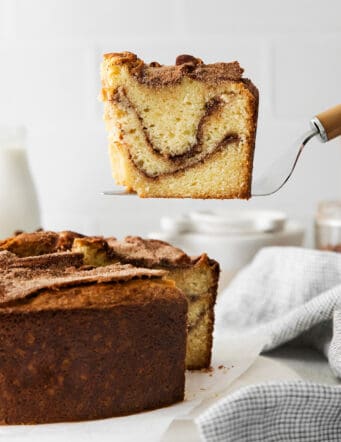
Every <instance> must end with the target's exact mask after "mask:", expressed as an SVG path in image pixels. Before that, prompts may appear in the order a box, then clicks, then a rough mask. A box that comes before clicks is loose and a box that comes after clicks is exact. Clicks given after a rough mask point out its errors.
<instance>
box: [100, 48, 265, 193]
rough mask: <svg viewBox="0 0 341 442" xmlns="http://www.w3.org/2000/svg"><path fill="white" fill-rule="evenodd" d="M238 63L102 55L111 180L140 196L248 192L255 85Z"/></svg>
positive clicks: (249, 190)
mask: <svg viewBox="0 0 341 442" xmlns="http://www.w3.org/2000/svg"><path fill="white" fill-rule="evenodd" d="M242 73H243V69H242V68H241V67H240V66H239V64H238V63H237V62H232V63H214V64H204V63H203V62H202V60H200V59H198V58H195V57H192V56H190V55H181V56H179V57H177V59H176V64H175V66H161V65H160V64H159V63H156V62H153V63H150V64H146V63H144V62H143V61H142V60H140V59H139V58H138V57H137V56H136V55H134V54H132V53H130V52H122V53H112V54H106V55H104V60H103V63H102V68H101V78H102V86H103V88H102V93H101V98H102V100H103V101H104V109H105V111H104V119H105V122H106V128H107V131H108V136H109V152H110V157H111V163H112V169H113V175H114V178H115V180H116V183H117V184H121V185H125V186H126V187H127V188H128V189H129V190H130V191H134V192H137V193H138V195H139V196H141V197H169V198H172V197H173V198H174V197H176V198H249V197H250V195H251V175H252V164H253V152H254V144H255V136H256V124H257V110H258V91H257V89H256V87H255V86H254V85H253V84H252V83H251V81H250V80H247V79H244V78H242Z"/></svg>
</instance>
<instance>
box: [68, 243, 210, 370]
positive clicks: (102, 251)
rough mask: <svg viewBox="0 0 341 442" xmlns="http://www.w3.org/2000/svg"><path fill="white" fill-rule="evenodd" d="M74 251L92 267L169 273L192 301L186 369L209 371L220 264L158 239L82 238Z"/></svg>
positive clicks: (189, 316)
mask: <svg viewBox="0 0 341 442" xmlns="http://www.w3.org/2000/svg"><path fill="white" fill-rule="evenodd" d="M73 251H74V252H78V253H82V254H83V256H84V261H85V262H86V263H87V264H91V265H100V266H103V265H108V264H111V263H113V262H118V261H119V262H124V263H131V264H133V265H135V266H136V265H143V266H144V267H147V268H154V269H163V270H167V272H168V277H169V278H170V279H172V280H174V281H175V284H176V286H177V287H178V288H179V289H181V290H182V291H183V293H184V294H185V296H186V299H187V302H188V338H187V353H186V368H188V369H201V368H207V367H209V365H210V362H211V351H212V336H213V327H214V305H215V301H216V296H217V288H218V279H219V264H218V263H217V262H216V261H214V260H212V259H209V258H208V257H207V255H206V254H203V255H201V256H200V257H197V258H191V257H189V256H188V255H186V254H185V253H184V252H183V251H182V250H180V249H178V248H176V247H173V246H171V245H170V244H168V243H165V242H163V241H157V240H145V239H142V238H139V237H132V236H130V237H127V238H125V239H124V240H122V241H119V240H117V239H115V238H108V239H104V238H100V237H98V238H78V239H75V241H74V246H73Z"/></svg>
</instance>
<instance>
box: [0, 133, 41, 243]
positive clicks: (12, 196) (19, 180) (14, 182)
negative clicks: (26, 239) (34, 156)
mask: <svg viewBox="0 0 341 442" xmlns="http://www.w3.org/2000/svg"><path fill="white" fill-rule="evenodd" d="M25 135H26V134H25V128H23V127H19V126H16V127H13V126H12V127H7V126H0V238H5V237H7V236H11V235H13V233H14V231H16V230H24V231H28V232H31V231H34V230H36V229H38V228H39V227H40V215H39V204H38V198H37V194H36V190H35V187H34V182H33V179H32V176H31V173H30V169H29V164H28V160H27V153H26V149H25V138H26V136H25Z"/></svg>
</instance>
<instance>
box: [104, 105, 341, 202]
mask: <svg viewBox="0 0 341 442" xmlns="http://www.w3.org/2000/svg"><path fill="white" fill-rule="evenodd" d="M340 135H341V104H339V105H337V106H335V107H332V108H330V109H328V110H326V111H324V112H321V113H320V114H318V115H316V116H315V117H314V118H312V120H311V121H310V130H309V131H308V132H306V133H305V134H304V135H302V136H301V137H300V138H299V139H298V140H297V141H296V142H295V143H294V144H292V146H291V147H290V148H289V149H287V150H286V151H284V152H283V154H282V155H280V156H279V157H277V158H276V159H275V160H274V162H273V163H272V164H271V165H270V166H268V167H267V168H266V169H265V171H264V172H263V173H262V174H261V175H260V176H259V178H254V179H253V182H252V190H251V195H252V196H269V195H273V194H274V193H276V192H278V191H279V190H280V189H281V188H282V187H283V186H284V185H285V184H286V183H287V182H288V181H289V179H290V177H291V176H292V174H293V172H294V170H295V168H296V165H297V163H298V160H299V158H300V156H301V154H302V152H303V150H304V148H305V146H306V145H307V144H308V142H309V141H310V140H311V139H313V138H315V137H316V138H317V139H318V140H319V141H321V142H322V143H326V142H327V141H330V140H332V139H334V138H336V137H338V136H340ZM102 194H103V195H112V196H137V194H136V193H131V192H128V191H127V190H125V189H124V188H122V189H117V190H109V191H104V192H102Z"/></svg>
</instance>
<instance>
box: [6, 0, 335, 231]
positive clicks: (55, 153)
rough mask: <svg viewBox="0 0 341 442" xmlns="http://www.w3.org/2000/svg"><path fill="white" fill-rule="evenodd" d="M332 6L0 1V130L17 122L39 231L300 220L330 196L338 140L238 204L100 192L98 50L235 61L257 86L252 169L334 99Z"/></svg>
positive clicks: (103, 181) (103, 176)
mask: <svg viewBox="0 0 341 442" xmlns="http://www.w3.org/2000/svg"><path fill="white" fill-rule="evenodd" d="M340 16H341V2H340V1H339V0H327V1H324V2H317V1H314V0H310V1H309V0H301V1H297V0H286V1H285V2H279V1H273V0H258V1H254V0H243V2H237V1H235V0H211V1H210V2H207V1H206V0H173V1H171V0H168V1H161V0H143V1H141V0H96V1H95V0H0V123H5V122H18V123H24V124H26V125H27V127H28V129H29V133H30V138H29V149H30V150H29V153H30V161H31V166H32V170H33V172H34V175H35V178H36V182H37V185H38V188H39V195H40V200H41V206H42V211H43V219H44V224H45V227H48V228H74V229H80V230H84V231H85V232H86V233H103V234H111V235H117V236H122V235H124V234H129V233H139V234H145V233H147V232H148V231H151V230H156V229H157V226H158V219H159V217H160V216H161V215H164V214H175V213H177V212H184V211H187V210H190V209H203V208H214V207H215V208H217V207H219V208H223V207H226V208H233V207H267V208H280V209H282V210H285V211H287V212H288V213H289V214H290V215H291V216H295V217H297V218H299V219H303V220H305V221H306V222H307V223H309V222H310V221H311V218H312V216H313V214H314V210H315V207H316V204H317V201H318V200H321V199H326V198H341V174H340V166H341V142H340V141H335V142H333V143H330V144H329V145H320V144H318V143H314V144H313V145H312V146H311V147H310V148H309V149H307V152H306V153H305V155H304V157H303V159H302V163H301V164H300V165H299V168H298V170H297V173H296V175H295V177H294V179H293V180H292V182H290V183H289V184H288V185H287V187H286V188H285V189H283V190H282V192H281V193H279V194H277V195H275V196H273V197H271V198H264V199H260V198H259V199H254V200H251V201H249V202H243V201H220V202H217V201H188V200H184V201H157V200H150V201H149V200H138V199H134V198H132V199H129V198H126V199H124V198H122V199H115V198H109V197H102V196H100V194H99V192H100V190H102V189H107V188H110V187H112V186H113V184H112V179H111V174H110V167H109V161H108V158H107V147H106V139H105V131H104V127H103V124H102V121H101V113H102V106H101V103H99V102H98V101H97V95H98V92H99V88H100V84H99V74H98V72H99V63H100V59H101V54H102V53H103V52H110V51H121V50H131V51H133V52H137V53H138V54H139V55H140V56H141V57H143V58H146V59H147V60H150V61H151V60H159V61H161V62H162V63H173V62H174V59H175V56H176V55H177V54H179V53H193V54H194V55H197V56H200V57H201V58H203V59H204V60H205V61H208V62H212V61H216V60H234V59H238V60H239V61H240V63H241V64H242V65H243V66H244V68H245V71H246V72H245V73H246V76H249V77H250V78H252V79H253V81H254V82H255V83H256V84H257V85H258V87H259V89H260V97H261V103H260V113H259V130H258V139H257V150H256V167H261V165H262V164H263V163H264V162H265V161H267V160H269V158H273V157H276V156H277V155H278V154H279V152H280V151H281V150H282V149H283V148H285V146H286V145H288V144H289V143H291V142H292V140H294V139H295V138H296V137H297V136H298V135H299V134H300V132H302V131H305V130H306V128H307V127H308V120H309V118H310V117H311V116H313V115H314V114H315V113H316V112H319V111H320V110H323V109H324V108H326V107H328V106H331V105H333V104H336V103H339V102H341V87H340V78H341V20H340Z"/></svg>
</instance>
